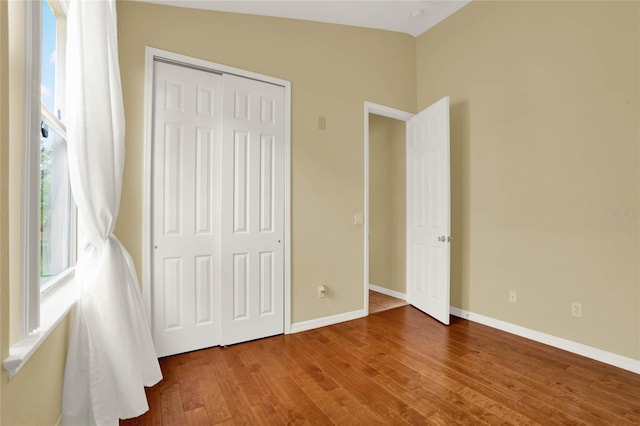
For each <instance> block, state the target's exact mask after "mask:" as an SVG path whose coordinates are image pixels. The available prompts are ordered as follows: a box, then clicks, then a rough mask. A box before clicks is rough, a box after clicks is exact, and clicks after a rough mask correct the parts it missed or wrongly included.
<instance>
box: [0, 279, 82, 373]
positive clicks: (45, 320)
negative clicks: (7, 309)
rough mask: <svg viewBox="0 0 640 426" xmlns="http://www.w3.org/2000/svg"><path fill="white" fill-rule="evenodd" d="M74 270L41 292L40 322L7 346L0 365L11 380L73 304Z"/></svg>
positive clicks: (74, 288)
mask: <svg viewBox="0 0 640 426" xmlns="http://www.w3.org/2000/svg"><path fill="white" fill-rule="evenodd" d="M74 277H75V276H74V270H69V272H68V275H67V277H66V278H67V279H66V281H65V282H60V283H58V284H57V285H56V286H54V287H53V288H51V289H49V290H48V291H47V292H46V294H44V293H43V294H42V301H41V303H40V310H41V324H40V327H39V328H38V329H37V330H35V331H34V332H33V333H31V334H29V335H28V336H26V337H25V338H23V339H21V340H20V341H18V342H17V343H15V344H13V345H11V347H10V348H9V356H8V357H7V358H5V359H4V360H3V361H2V367H3V368H4V369H5V370H7V371H8V372H9V380H11V379H12V378H13V377H14V376H15V375H16V373H18V371H20V369H21V368H22V366H23V365H24V364H25V363H26V362H27V361H28V360H29V358H31V355H33V354H34V353H35V352H36V350H37V349H38V348H39V347H40V345H42V343H44V341H45V340H46V339H47V337H49V335H50V334H51V332H53V330H55V329H56V327H57V326H58V324H60V322H61V321H62V320H63V318H65V317H66V315H67V313H68V312H69V311H70V310H71V308H72V307H73V306H75V303H76V299H77V293H76V285H75V278H74Z"/></svg>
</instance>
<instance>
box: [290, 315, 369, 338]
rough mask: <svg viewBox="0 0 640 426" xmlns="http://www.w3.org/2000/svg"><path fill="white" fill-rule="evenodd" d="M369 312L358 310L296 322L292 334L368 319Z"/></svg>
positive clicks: (292, 327)
mask: <svg viewBox="0 0 640 426" xmlns="http://www.w3.org/2000/svg"><path fill="white" fill-rule="evenodd" d="M367 315H368V311H366V310H364V309H358V310H357V311H351V312H344V313H342V314H336V315H329V316H326V317H322V318H315V319H311V320H307V321H300V322H294V323H293V324H291V333H299V332H301V331H307V330H312V329H314V328H320V327H326V326H327V325H333V324H338V323H341V322H345V321H351V320H354V319H358V318H362V317H366V316H367Z"/></svg>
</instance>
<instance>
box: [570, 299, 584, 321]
mask: <svg viewBox="0 0 640 426" xmlns="http://www.w3.org/2000/svg"><path fill="white" fill-rule="evenodd" d="M571 315H573V316H574V317H579V318H581V317H582V303H577V302H573V303H572V304H571Z"/></svg>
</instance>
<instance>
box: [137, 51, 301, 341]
mask: <svg viewBox="0 0 640 426" xmlns="http://www.w3.org/2000/svg"><path fill="white" fill-rule="evenodd" d="M156 59H160V60H164V61H168V62H172V63H175V64H177V65H180V64H182V65H184V66H188V67H190V68H196V69H201V70H203V71H213V72H218V73H223V74H233V75H237V76H240V77H244V78H249V79H253V80H258V81H263V82H265V83H270V84H274V85H277V86H281V87H284V112H285V122H284V295H283V297H284V333H285V334H290V333H291V82H290V81H287V80H281V79H279V78H275V77H270V76H267V75H263V74H258V73H254V72H251V71H246V70H243V69H239V68H234V67H229V66H226V65H222V64H218V63H215V62H211V61H207V60H204V59H198V58H193V57H190V56H185V55H181V54H178V53H174V52H170V51H167V50H161V49H156V48H154V47H149V46H146V47H145V73H144V171H143V175H144V176H143V205H142V283H141V284H142V296H143V300H144V307H145V311H146V316H147V319H148V320H149V324H151V309H152V305H151V293H152V288H151V283H152V276H153V269H152V265H151V257H152V256H151V255H152V252H153V249H152V245H153V241H152V238H151V237H152V232H151V226H152V222H151V214H152V204H151V192H152V187H151V184H152V165H153V157H152V141H153V83H154V81H153V62H154V61H155V60H156ZM218 323H220V321H218Z"/></svg>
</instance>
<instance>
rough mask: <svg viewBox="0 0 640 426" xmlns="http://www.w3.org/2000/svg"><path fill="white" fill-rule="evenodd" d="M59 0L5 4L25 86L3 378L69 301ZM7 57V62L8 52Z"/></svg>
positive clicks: (71, 256) (72, 249)
mask: <svg viewBox="0 0 640 426" xmlns="http://www.w3.org/2000/svg"><path fill="white" fill-rule="evenodd" d="M65 1H66V0H41V1H25V2H9V14H10V15H11V14H14V15H15V17H16V18H17V17H20V16H21V15H22V14H23V13H24V28H23V27H22V26H14V27H12V26H11V25H9V32H10V33H12V31H13V35H14V36H15V39H19V38H20V37H24V82H25V85H24V110H23V128H22V133H23V141H22V142H23V145H22V150H23V153H22V206H21V210H22V214H21V217H22V221H21V244H22V249H21V263H22V265H21V271H20V275H21V283H20V289H21V295H20V315H21V317H20V323H21V324H20V329H21V335H20V337H19V339H18V340H17V341H16V342H14V343H12V345H11V347H10V348H9V356H8V357H7V358H5V359H4V360H3V361H2V365H3V367H4V368H5V369H6V370H7V371H8V372H9V379H11V378H12V377H14V376H15V374H16V373H17V372H18V371H19V370H20V369H21V368H22V366H23V365H24V364H25V362H26V361H27V360H28V359H29V357H30V356H31V355H32V354H33V353H35V351H36V349H37V348H38V347H39V345H40V344H41V343H42V342H44V340H45V339H46V337H47V336H48V335H49V333H51V331H52V330H53V329H54V328H55V326H56V324H57V323H58V321H59V320H60V319H61V318H63V317H64V315H65V314H66V313H67V312H68V311H69V309H70V308H71V306H73V304H74V302H75V297H76V293H75V290H74V286H73V282H74V280H73V271H74V266H75V260H76V245H77V243H76V241H77V240H76V209H75V205H74V204H73V201H72V197H71V191H70V187H69V171H68V167H67V152H66V151H67V136H66V128H65V125H64V120H65V117H64V111H65V109H64V84H65V70H64V67H65V48H66V17H65V16H66V14H65V11H66V9H65V3H64V2H65ZM10 24H11V21H10ZM12 28H13V30H12ZM18 28H20V31H21V33H18V32H17V31H18ZM22 31H24V32H23V33H22ZM16 51H19V49H16ZM9 55H10V59H9V60H10V61H11V60H12V59H11V58H12V55H11V52H10V53H9Z"/></svg>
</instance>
